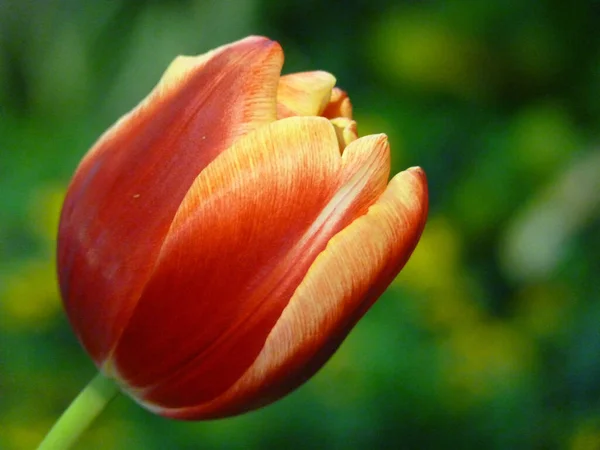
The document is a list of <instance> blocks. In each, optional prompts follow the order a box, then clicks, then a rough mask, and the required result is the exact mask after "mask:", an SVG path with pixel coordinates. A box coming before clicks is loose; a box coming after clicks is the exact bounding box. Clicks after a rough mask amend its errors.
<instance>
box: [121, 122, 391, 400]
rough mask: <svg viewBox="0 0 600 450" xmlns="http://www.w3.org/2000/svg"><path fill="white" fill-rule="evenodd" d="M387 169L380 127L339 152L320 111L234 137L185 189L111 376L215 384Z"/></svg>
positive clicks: (219, 388) (201, 386)
mask: <svg viewBox="0 0 600 450" xmlns="http://www.w3.org/2000/svg"><path fill="white" fill-rule="evenodd" d="M388 173H389V147H388V144H387V140H386V138H385V136H383V135H379V136H368V137H365V138H363V139H359V140H357V141H355V142H353V143H352V144H350V145H349V146H348V148H347V149H346V151H345V152H344V154H343V155H340V153H339V148H338V143H337V138H336V135H335V132H334V130H333V127H332V125H331V124H330V122H329V121H328V120H327V119H324V118H318V117H292V118H288V119H283V120H281V121H278V122H275V123H273V124H271V125H270V126H268V127H264V128H261V129H258V130H256V132H254V133H251V134H249V135H247V136H245V137H244V138H242V139H241V140H240V141H238V142H236V143H235V144H234V145H233V146H232V148H231V149H229V150H228V151H227V152H225V153H223V154H222V155H221V156H220V157H219V158H217V159H216V160H215V161H214V162H213V164H211V165H210V166H208V167H207V168H206V169H205V170H204V171H203V172H202V173H201V174H200V176H199V177H198V179H197V180H196V181H195V182H194V185H193V186H192V188H191V189H190V191H189V193H188V195H187V196H186V198H185V200H184V201H183V203H182V205H181V207H180V209H179V211H178V213H177V216H176V217H175V220H174V221H173V224H172V226H171V230H170V233H169V236H168V238H167V240H166V241H165V244H164V246H163V249H162V252H161V255H160V258H159V261H158V264H157V267H156V269H155V272H154V274H153V277H152V279H151V280H150V281H149V283H148V285H147V286H146V289H145V291H144V293H143V294H142V298H141V300H140V301H139V303H138V306H137V308H136V311H135V313H134V314H133V316H132V318H131V321H130V322H129V324H128V327H127V329H126V331H125V332H124V333H123V336H122V338H121V341H120V342H119V346H118V348H117V350H116V352H115V367H116V370H117V373H118V377H120V378H121V380H122V382H123V383H125V384H127V385H128V386H129V389H130V391H131V392H132V393H133V395H134V396H138V397H142V398H144V399H145V400H146V401H148V402H152V403H155V404H161V405H166V406H171V407H177V406H190V405H195V404H199V403H203V402H207V401H210V400H211V399H212V398H215V397H216V396H218V395H220V394H221V393H223V392H224V391H225V390H226V389H228V388H229V387H230V386H231V385H232V384H233V383H234V382H235V381H236V380H237V379H238V378H239V377H240V376H241V375H242V374H243V373H244V371H246V370H247V368H248V367H249V366H250V365H251V364H252V362H253V361H254V360H255V358H256V356H257V355H258V354H259V352H260V351H261V349H262V348H263V346H264V343H265V340H266V338H267V335H268V334H269V332H270V331H271V329H272V328H273V326H274V325H275V323H276V322H277V320H278V319H279V317H280V315H281V313H282V311H283V309H284V308H285V306H286V305H287V303H288V301H289V300H290V298H291V297H292V295H293V293H294V291H295V290H296V288H297V286H298V285H299V284H300V283H301V282H302V279H303V278H304V276H305V274H306V272H307V270H308V269H309V267H310V265H311V264H312V262H313V261H314V259H315V258H316V257H317V255H318V254H319V253H320V252H321V251H322V250H323V249H324V248H325V246H326V245H327V242H328V241H329V239H330V238H331V236H333V235H335V234H336V233H338V232H339V231H340V230H341V229H343V228H345V227H346V226H347V225H348V224H349V223H350V222H352V221H353V220H354V219H355V218H356V217H358V216H360V215H362V214H364V213H366V211H367V210H368V207H369V206H370V205H371V204H372V203H373V202H374V201H375V200H376V199H377V197H379V195H380V194H381V192H383V190H384V189H385V185H386V181H387V177H388ZM157 320H159V321H160V325H158V324H157ZM155 326H156V327H157V328H158V327H160V333H156V331H155V328H154V327H155ZM142 343H143V345H142ZM156 355H160V357H157V356H156ZM232 355H234V356H232Z"/></svg>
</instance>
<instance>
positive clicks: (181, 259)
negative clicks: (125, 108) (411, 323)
mask: <svg viewBox="0 0 600 450" xmlns="http://www.w3.org/2000/svg"><path fill="white" fill-rule="evenodd" d="M282 65H283V52H282V49H281V47H280V46H279V44H277V43H276V42H273V41H270V40H268V39H266V38H262V37H249V38H246V39H243V40H241V41H238V42H235V43H233V44H230V45H226V46H223V47H220V48H218V49H216V50H213V51H211V52H209V53H207V54H205V55H202V56H197V57H179V58H177V59H175V61H174V62H173V63H172V64H171V66H170V67H169V68H168V70H167V71H166V73H165V74H164V76H163V77H162V79H161V80H160V82H159V83H158V85H157V86H156V88H155V89H154V90H153V91H152V92H151V93H150V94H149V95H148V97H147V98H146V99H145V100H143V101H142V102H141V103H140V104H139V105H138V106H137V107H136V108H134V109H133V110H132V111H131V112H129V113H128V114H126V115H125V116H124V117H122V118H121V119H120V120H119V121H117V123H116V124H115V125H114V126H113V127H111V128H110V129H109V130H108V131H107V132H106V133H105V134H104V135H103V136H101V137H100V139H99V140H98V141H97V142H96V144H95V145H94V146H93V147H92V149H91V150H90V151H89V152H88V153H87V155H86V156H85V157H84V158H83V160H82V162H81V163H80V165H79V167H78V169H77V171H76V173H75V175H74V177H73V179H72V181H71V184H70V186H69V189H68V193H67V196H66V199H65V203H64V206H63V210H62V214H61V220H60V227H59V236H58V270H59V280H60V288H61V292H62V298H63V302H64V307H65V310H66V313H67V315H68V318H69V321H70V323H71V325H72V327H73V329H74V331H75V333H76V335H77V337H78V338H79V340H80V341H81V343H82V344H83V346H84V347H85V349H86V351H87V352H88V353H89V355H90V356H91V358H92V359H93V361H94V362H95V364H96V365H97V367H98V368H99V370H101V371H102V372H103V373H104V374H105V375H106V376H107V377H110V378H113V379H114V380H115V381H116V382H117V383H118V384H119V386H120V387H121V389H122V390H123V391H124V392H126V393H127V394H128V395H130V396H131V397H132V398H133V399H135V400H136V401H137V402H138V403H140V404H141V405H143V406H144V407H146V408H147V409H149V410H151V411H153V412H156V413H158V414H160V415H163V416H167V417H173V418H179V419H207V418H218V417H226V416H230V415H235V414H239V413H242V412H245V411H248V410H252V409H255V408H258V407H260V406H263V405H266V404H268V403H270V402H272V401H274V400H276V399H278V398H280V397H282V396H284V395H285V394H287V393H289V392H290V391H292V390H293V389H295V388H296V387H298V386H299V385H301V384H302V383H303V382H305V381H306V380H308V379H309V378H310V377H311V376H312V375H313V374H314V373H315V372H316V371H317V370H318V369H319V368H320V367H321V366H322V365H323V364H324V363H325V362H326V361H327V359H328V358H329V357H330V356H331V355H332V354H333V353H334V351H335V350H336V349H337V348H338V346H339V345H340V344H341V342H342V341H343V339H344V338H345V337H346V335H347V334H348V333H349V331H350V330H351V329H352V328H353V326H354V325H355V324H356V323H357V321H358V320H359V319H360V318H361V317H362V316H363V314H364V313H365V312H366V311H367V310H368V309H369V307H370V306H371V305H372V304H373V303H374V302H375V300H376V299H377V298H378V297H379V296H380V295H381V293H382V292H383V291H384V290H385V289H386V287H387V286H388V285H389V283H390V282H391V281H392V280H393V279H394V277H395V276H396V275H397V274H398V272H399V271H400V269H401V268H402V267H403V265H404V264H405V262H406V261H407V259H408V258H409V256H410V254H411V252H412V251H413V249H414V247H415V246H416V244H417V241H418V240H419V237H420V235H421V232H422V230H423V227H424V224H425V220H426V215H427V185H426V180H425V175H424V173H423V171H422V170H421V169H419V168H412V169H408V170H406V171H404V172H402V173H400V174H398V175H396V176H394V177H393V178H392V179H391V181H389V182H388V179H389V172H390V149H389V145H388V141H387V138H386V136H385V135H383V134H379V135H371V136H365V137H358V135H357V128H356V123H355V122H354V121H353V120H352V107H351V104H350V100H349V98H348V96H347V95H346V93H345V92H343V91H342V90H340V89H339V88H337V87H335V83H336V80H335V78H334V77H333V76H332V75H330V74H328V73H325V72H306V73H296V74H291V75H285V76H281V75H280V73H281V67H282Z"/></svg>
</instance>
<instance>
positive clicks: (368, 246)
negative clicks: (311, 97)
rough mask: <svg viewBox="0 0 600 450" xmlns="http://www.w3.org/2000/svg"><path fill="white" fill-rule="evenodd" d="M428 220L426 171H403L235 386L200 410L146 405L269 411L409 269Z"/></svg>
mask: <svg viewBox="0 0 600 450" xmlns="http://www.w3.org/2000/svg"><path fill="white" fill-rule="evenodd" d="M426 216H427V184H426V180H425V175H424V173H423V171H422V170H421V169H419V168H415V169H409V170H408V171H405V172H402V173H401V174H398V175H397V176H396V177H394V178H393V179H392V181H391V182H390V184H389V186H388V188H387V189H386V191H385V193H384V194H383V195H382V196H381V197H380V198H379V200H378V201H377V203H376V204H374V205H373V206H372V207H371V208H370V209H369V212H368V213H367V214H366V215H364V216H362V217H360V218H358V219H356V220H355V221H354V222H352V224H350V225H349V226H348V227H347V228H345V229H344V230H343V231H341V232H340V233H339V234H337V235H336V236H334V237H333V238H332V239H331V241H330V242H329V244H328V245H327V248H326V249H325V251H324V252H322V253H321V254H320V255H319V256H318V257H317V258H316V260H315V261H314V263H313V264H312V266H311V267H310V269H309V271H308V273H307V274H306V276H305V278H304V280H303V281H302V283H301V284H300V286H299V287H298V289H297V290H296V291H295V293H294V296H293V297H292V299H291V300H290V302H289V303H288V304H287V306H286V308H285V309H284V310H283V313H282V314H281V316H280V318H279V320H278V321H277V323H276V325H275V326H274V327H273V329H272V330H271V332H270V334H269V336H268V338H267V340H266V342H265V344H264V346H263V348H262V349H261V351H260V353H259V355H258V357H257V358H256V360H255V361H254V362H253V364H252V365H251V366H250V367H249V368H248V370H247V371H246V372H245V373H244V375H243V376H242V377H241V378H240V379H239V380H238V381H237V382H236V383H235V384H234V385H233V386H232V387H231V388H229V389H228V390H227V391H226V392H224V393H223V394H222V395H221V396H219V397H218V398H216V399H214V400H212V401H210V402H207V403H205V404H199V405H197V406H195V407H187V408H162V407H160V406H156V405H148V404H146V405H145V406H146V407H149V408H150V409H152V410H154V411H155V412H158V413H159V414H162V415H164V416H169V417H174V418H184V419H192V418H193V419H199V418H216V417H223V416H227V415H233V414H238V413H241V412H244V411H247V410H250V409H254V408H257V407H260V406H263V405H265V404H267V403H270V402H271V401H274V400H276V399H277V398H279V397H281V396H283V395H285V394H286V393H288V392H289V391H291V390H293V389H294V388H296V387H297V386H299V385H300V384H302V383H303V382H305V381H306V380H307V379H308V378H309V377H311V376H312V375H313V374H314V373H315V372H316V371H317V370H318V369H319V368H320V367H321V366H322V365H323V364H324V363H325V362H326V361H327V359H328V358H329V357H330V356H331V355H332V354H333V352H334V351H335V350H336V349H337V348H338V346H339V345H340V344H341V342H342V341H343V339H344V338H345V337H346V335H347V334H348V333H349V331H350V330H351V329H352V327H353V326H354V325H355V324H356V322H357V321H358V320H359V319H360V318H361V317H362V316H363V314H364V313H365V312H366V311H367V310H368V309H369V307H370V306H371V305H372V304H373V302H374V301H375V300H376V299H377V298H378V297H379V296H380V295H381V293H382V292H383V291H384V290H385V289H386V288H387V286H388V285H389V283H390V282H391V281H392V279H393V278H394V277H395V276H396V275H397V274H398V272H399V271H400V269H401V268H402V267H403V266H404V264H405V263H406V261H407V260H408V258H409V256H410V255H411V253H412V251H413V249H414V248H415V246H416V244H417V242H418V240H419V237H420V235H421V232H422V230H423V228H424V225H425V220H426Z"/></svg>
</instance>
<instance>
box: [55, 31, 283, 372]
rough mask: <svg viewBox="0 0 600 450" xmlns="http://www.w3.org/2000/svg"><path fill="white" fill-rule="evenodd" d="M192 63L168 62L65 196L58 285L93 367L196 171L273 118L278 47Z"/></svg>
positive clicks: (232, 50) (229, 51) (239, 49)
mask: <svg viewBox="0 0 600 450" xmlns="http://www.w3.org/2000/svg"><path fill="white" fill-rule="evenodd" d="M194 61H195V62H194V63H191V62H190V60H180V62H177V63H175V66H174V67H173V68H171V69H170V70H169V71H168V72H167V75H166V76H165V78H164V79H163V81H162V82H161V83H159V86H158V87H157V89H156V90H155V91H154V92H153V93H151V94H150V95H149V96H148V98H147V99H146V100H144V101H142V102H141V103H140V105H138V107H137V108H135V109H134V110H133V111H131V112H130V113H128V114H127V115H125V116H124V117H123V118H121V119H120V120H119V121H118V122H117V123H116V124H115V125H114V126H113V127H112V128H111V129H110V130H109V131H107V132H106V133H105V134H104V135H103V136H102V137H101V138H100V139H99V141H98V142H97V143H96V144H95V146H94V147H93V149H92V150H91V151H90V152H89V153H88V154H87V155H86V157H85V158H84V159H83V161H82V162H81V164H80V166H79V168H78V169H77V172H76V174H75V176H74V178H73V180H72V182H71V185H70V187H69V191H68V194H67V197H66V199H65V203H64V206H63V210H62V215H61V221H60V228H59V240H58V267H59V268H60V270H59V280H60V287H61V291H62V297H63V299H64V305H65V309H66V312H67V315H68V316H69V318H70V320H71V324H72V326H73V328H74V330H75V332H76V334H77V335H78V337H79V339H80V340H81V341H82V343H83V345H84V346H85V348H86V349H87V351H88V352H89V353H90V355H91V356H92V358H93V359H94V361H95V362H96V364H98V365H101V364H102V363H103V361H104V360H105V359H106V358H107V356H108V354H109V352H110V351H111V349H112V347H113V346H114V344H115V342H116V341H117V340H118V337H119V335H120V334H121V332H122V330H123V328H124V327H125V325H126V324H127V322H128V320H129V316H130V314H131V313H132V311H133V309H134V308H135V304H136V302H137V299H138V298H139V295H140V294H141V292H142V290H143V289H144V286H145V284H146V282H147V280H148V278H149V277H150V275H151V272H152V269H153V267H154V264H155V261H156V258H157V257H158V253H159V251H160V248H161V245H162V242H163V240H164V238H165V235H166V233H167V232H168V229H169V227H170V224H171V222H172V220H173V217H174V216H175V213H176V211H177V209H178V208H179V205H180V203H181V201H182V200H183V198H184V196H185V195H186V193H187V191H188V189H189V187H190V186H191V184H192V183H193V181H194V179H195V178H196V176H197V174H198V173H200V172H201V171H202V170H203V169H204V168H205V167H206V166H207V165H208V164H209V163H210V162H211V161H212V160H214V159H215V158H216V157H217V156H218V155H219V154H221V153H222V152H223V151H224V150H225V149H227V148H228V147H229V146H231V144H232V143H233V142H234V141H235V140H237V139H238V138H239V137H240V136H242V135H245V134H247V133H248V132H249V131H251V130H254V129H256V128H257V127H261V126H264V125H267V124H269V123H270V122H272V121H273V120H275V119H276V99H275V98H276V92H277V85H278V81H279V73H280V70H281V66H282V64H283V54H282V51H281V48H280V46H279V44H277V43H276V42H273V41H270V40H268V39H266V38H259V37H253V38H248V39H244V40H241V41H238V42H236V43H233V44H230V45H228V46H224V47H221V48H220V49H217V50H215V51H213V52H210V53H209V54H208V55H205V56H203V57H200V58H198V59H197V60H194ZM141 224H143V226H141Z"/></svg>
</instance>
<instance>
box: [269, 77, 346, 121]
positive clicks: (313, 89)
mask: <svg viewBox="0 0 600 450" xmlns="http://www.w3.org/2000/svg"><path fill="white" fill-rule="evenodd" d="M334 86H335V77H334V76H333V75H331V74H330V73H327V72H322V71H315V72H302V73H293V74H290V75H284V76H282V77H281V79H280V80H279V87H278V89H277V117H278V118H280V119H281V118H284V117H291V116H320V115H321V113H322V112H323V110H324V109H325V107H326V106H327V104H328V103H329V99H330V97H331V90H332V89H333V87H334Z"/></svg>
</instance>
